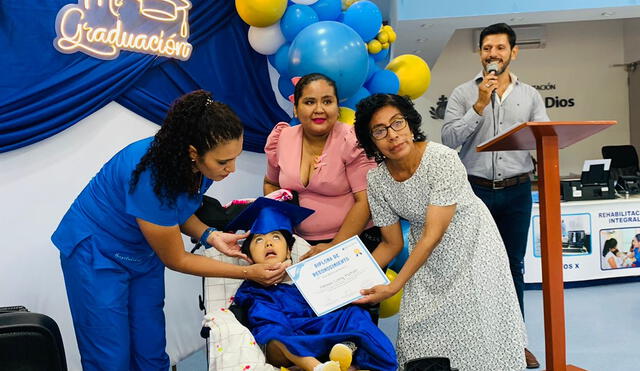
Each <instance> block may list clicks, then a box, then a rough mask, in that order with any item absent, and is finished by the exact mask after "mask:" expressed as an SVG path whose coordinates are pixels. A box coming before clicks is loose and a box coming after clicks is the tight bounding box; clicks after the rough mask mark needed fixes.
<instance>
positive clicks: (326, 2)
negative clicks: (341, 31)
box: [311, 0, 342, 21]
mask: <svg viewBox="0 0 640 371" xmlns="http://www.w3.org/2000/svg"><path fill="white" fill-rule="evenodd" d="M311 8H312V9H313V10H315V12H316V14H318V18H319V19H320V20H321V21H335V20H336V19H338V17H339V16H340V14H342V1H341V0H318V1H316V2H315V3H314V4H311Z"/></svg>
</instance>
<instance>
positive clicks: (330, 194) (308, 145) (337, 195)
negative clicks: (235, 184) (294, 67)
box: [264, 73, 379, 257]
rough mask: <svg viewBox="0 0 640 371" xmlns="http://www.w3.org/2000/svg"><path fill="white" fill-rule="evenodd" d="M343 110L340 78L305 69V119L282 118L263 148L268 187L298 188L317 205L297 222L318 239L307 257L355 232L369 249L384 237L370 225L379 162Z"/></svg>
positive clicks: (298, 90)
mask: <svg viewBox="0 0 640 371" xmlns="http://www.w3.org/2000/svg"><path fill="white" fill-rule="evenodd" d="M338 114H339V108H338V92H337V89H336V84H335V82H334V81H333V80H331V79H330V78H328V77H327V76H324V75H322V74H318V73H313V74H309V75H306V76H304V77H302V78H301V79H300V80H299V81H298V83H297V84H296V87H295V92H294V115H295V116H296V117H298V119H299V120H300V125H297V126H289V124H287V123H284V122H281V123H279V124H278V125H276V126H275V127H274V128H273V131H272V132H271V134H270V135H269V138H268V139H267V144H266V145H265V148H264V150H265V152H266V154H267V174H266V176H265V178H264V193H265V194H268V193H270V192H273V191H275V190H277V189H280V188H285V189H290V190H293V191H296V192H298V195H299V199H300V206H303V207H307V208H310V209H313V210H315V211H316V212H315V213H314V214H312V215H311V216H310V217H309V218H307V219H306V220H304V221H303V222H302V223H301V224H300V225H298V227H297V228H296V233H297V234H298V235H299V236H301V237H302V238H304V239H305V240H307V241H308V242H309V243H311V245H313V247H312V249H311V251H310V252H309V253H308V254H307V255H306V256H305V257H307V256H311V255H315V254H317V253H319V252H320V251H323V250H325V249H327V248H329V247H331V246H332V245H335V244H337V243H339V242H341V241H344V240H346V239H347V238H350V237H351V236H354V235H361V236H360V237H361V238H362V239H363V241H364V242H365V244H366V245H367V247H369V249H372V248H375V246H377V244H378V242H379V230H376V229H371V228H370V227H371V222H370V216H371V214H370V212H369V203H368V201H367V178H366V177H367V172H368V171H369V170H370V169H372V168H374V167H376V164H375V162H374V161H373V160H370V159H368V158H367V157H366V156H365V154H364V151H363V150H362V149H361V148H358V146H357V140H356V137H355V134H354V131H353V127H352V126H350V125H347V124H344V123H342V122H340V121H338ZM367 228H369V229H367ZM365 229H367V230H365Z"/></svg>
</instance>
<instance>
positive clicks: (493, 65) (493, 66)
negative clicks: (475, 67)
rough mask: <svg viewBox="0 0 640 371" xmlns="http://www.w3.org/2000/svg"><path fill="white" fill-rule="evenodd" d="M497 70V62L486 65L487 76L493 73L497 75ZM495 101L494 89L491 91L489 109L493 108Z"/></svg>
mask: <svg viewBox="0 0 640 371" xmlns="http://www.w3.org/2000/svg"><path fill="white" fill-rule="evenodd" d="M499 68H500V67H499V64H498V62H491V63H489V64H487V74H490V73H492V72H493V74H494V75H497V74H498V70H499ZM495 101H496V89H493V90H492V91H491V108H493V107H494V105H495Z"/></svg>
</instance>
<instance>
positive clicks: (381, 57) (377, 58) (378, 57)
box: [371, 48, 389, 65]
mask: <svg viewBox="0 0 640 371" xmlns="http://www.w3.org/2000/svg"><path fill="white" fill-rule="evenodd" d="M371 55H373V59H374V60H375V61H376V62H380V61H384V60H385V59H386V58H387V57H388V56H389V48H386V49H382V50H380V52H379V53H378V54H371ZM385 65H386V63H385Z"/></svg>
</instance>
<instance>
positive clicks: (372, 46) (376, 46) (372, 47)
mask: <svg viewBox="0 0 640 371" xmlns="http://www.w3.org/2000/svg"><path fill="white" fill-rule="evenodd" d="M367 50H368V51H369V53H371V54H378V53H380V50H382V43H380V41H378V40H376V39H373V40H371V41H369V42H368V43H367Z"/></svg>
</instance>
